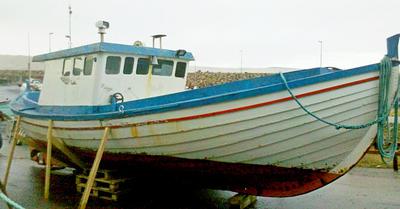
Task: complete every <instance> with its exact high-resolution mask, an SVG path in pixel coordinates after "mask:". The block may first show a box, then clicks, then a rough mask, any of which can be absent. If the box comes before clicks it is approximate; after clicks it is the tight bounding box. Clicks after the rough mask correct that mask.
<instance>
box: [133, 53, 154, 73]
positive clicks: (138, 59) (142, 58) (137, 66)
mask: <svg viewBox="0 0 400 209" xmlns="http://www.w3.org/2000/svg"><path fill="white" fill-rule="evenodd" d="M140 60H147V63H148V64H147V72H146V73H145V74H142V73H140V74H139V73H138V69H139V62H140ZM150 65H151V62H150V58H148V57H138V58H137V61H136V69H135V75H149V72H150V70H149V69H150Z"/></svg>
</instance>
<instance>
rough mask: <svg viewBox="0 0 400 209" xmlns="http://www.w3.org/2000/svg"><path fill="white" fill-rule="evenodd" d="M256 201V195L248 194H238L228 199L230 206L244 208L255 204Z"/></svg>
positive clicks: (232, 208) (238, 208)
mask: <svg viewBox="0 0 400 209" xmlns="http://www.w3.org/2000/svg"><path fill="white" fill-rule="evenodd" d="M256 201H257V197H256V196H254V195H247V194H236V195H234V196H233V197H231V198H229V200H228V202H229V208H231V209H234V208H235V209H236V208H237V209H244V208H247V207H249V206H250V205H252V204H254V203H255V202H256Z"/></svg>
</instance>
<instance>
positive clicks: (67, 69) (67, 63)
mask: <svg viewBox="0 0 400 209" xmlns="http://www.w3.org/2000/svg"><path fill="white" fill-rule="evenodd" d="M71 70H72V59H64V65H63V70H62V75H63V76H69V75H70V74H71Z"/></svg>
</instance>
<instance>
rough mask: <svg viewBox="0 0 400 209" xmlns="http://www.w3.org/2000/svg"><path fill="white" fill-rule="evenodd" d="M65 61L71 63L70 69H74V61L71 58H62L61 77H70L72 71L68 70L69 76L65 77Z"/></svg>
mask: <svg viewBox="0 0 400 209" xmlns="http://www.w3.org/2000/svg"><path fill="white" fill-rule="evenodd" d="M66 61H71V64H72V65H71V67H72V68H73V67H74V60H73V58H72V57H68V58H64V60H63V68H62V71H61V76H70V75H71V72H72V70H73V69H69V70H68V71H67V72H69V75H65V73H66V72H65V63H66Z"/></svg>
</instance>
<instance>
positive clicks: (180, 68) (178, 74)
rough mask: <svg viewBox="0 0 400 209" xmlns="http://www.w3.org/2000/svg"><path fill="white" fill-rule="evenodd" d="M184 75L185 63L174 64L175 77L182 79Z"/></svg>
mask: <svg viewBox="0 0 400 209" xmlns="http://www.w3.org/2000/svg"><path fill="white" fill-rule="evenodd" d="M185 73H186V62H178V63H177V64H176V70H175V77H179V78H184V77H185Z"/></svg>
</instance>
